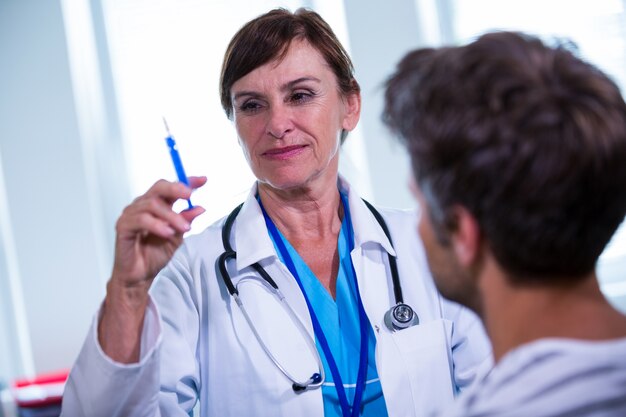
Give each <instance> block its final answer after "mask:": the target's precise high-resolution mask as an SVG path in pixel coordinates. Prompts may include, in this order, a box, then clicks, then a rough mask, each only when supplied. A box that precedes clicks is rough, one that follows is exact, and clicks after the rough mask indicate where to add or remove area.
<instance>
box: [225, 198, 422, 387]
mask: <svg viewBox="0 0 626 417" xmlns="http://www.w3.org/2000/svg"><path fill="white" fill-rule="evenodd" d="M363 202H364V203H365V205H366V206H367V208H368V209H369V210H370V211H371V212H372V214H373V215H374V217H375V218H376V221H377V222H378V224H379V225H380V226H381V227H382V229H383V231H384V232H385V235H386V236H387V239H389V242H390V243H391V246H392V247H393V241H392V240H391V234H390V233H389V229H388V228H387V223H386V222H385V220H384V219H383V217H382V215H381V214H380V213H379V212H378V210H376V209H375V208H374V206H372V205H371V204H370V203H369V202H367V201H366V200H363ZM242 206H243V203H242V204H240V205H239V206H237V207H236V208H235V209H234V210H233V211H232V212H231V213H230V214H229V215H228V217H227V218H226V222H225V223H224V226H223V227H222V244H223V245H224V253H222V254H221V255H220V256H219V258H218V266H219V269H220V273H221V275H222V279H223V280H224V284H225V285H226V288H227V289H228V292H229V293H230V295H231V296H232V297H233V298H234V299H235V302H236V303H237V305H238V306H239V308H240V309H241V312H242V313H243V316H244V318H245V320H246V321H247V322H248V325H249V326H250V329H251V330H252V333H253V334H254V336H255V338H256V339H257V341H258V342H259V344H260V345H261V348H262V349H263V351H264V352H265V354H266V355H267V356H268V357H269V358H270V360H271V361H272V362H273V363H274V365H276V367H277V368H278V369H279V370H280V371H281V372H282V373H283V375H285V377H287V378H288V379H289V380H290V381H291V382H292V388H293V390H294V391H295V392H302V391H304V390H307V389H314V388H319V387H321V386H322V384H323V383H324V381H325V373H324V365H323V363H322V359H321V358H320V355H319V352H318V350H317V347H316V345H315V340H314V339H313V338H312V337H311V336H310V335H309V332H308V331H307V329H306V327H305V326H304V324H303V323H302V322H301V321H300V319H299V318H298V317H297V315H296V313H295V312H294V311H293V309H292V308H291V307H290V306H289V304H288V303H287V302H286V301H285V296H284V295H283V294H282V292H281V291H280V289H279V288H278V285H277V284H276V282H274V280H273V279H272V277H271V276H270V275H269V274H268V273H267V272H266V271H265V269H264V268H263V267H262V266H261V265H260V264H259V263H258V262H255V263H254V264H252V265H251V266H252V268H253V269H254V270H255V271H256V272H257V273H258V274H259V275H260V276H261V278H263V281H262V282H263V283H264V284H265V286H266V287H267V289H268V290H270V291H271V292H272V293H273V294H274V295H275V296H276V297H277V298H278V299H279V301H280V302H281V304H282V305H283V307H284V308H285V310H286V311H287V312H288V314H289V317H290V318H291V320H292V321H293V323H294V324H295V325H296V327H297V328H298V330H299V331H300V332H301V333H302V335H303V337H304V339H305V341H306V343H307V346H308V348H309V350H310V351H311V353H312V355H313V357H314V358H315V360H316V362H317V367H318V372H316V373H314V374H313V375H311V377H310V378H309V379H308V380H306V381H298V380H297V379H296V378H295V377H294V376H292V375H291V374H290V373H289V372H288V371H287V370H286V369H285V367H284V366H282V365H281V364H280V362H279V361H278V360H277V359H276V357H275V356H274V355H273V354H272V352H271V351H270V350H269V349H268V347H267V345H266V344H265V343H264V342H263V339H262V338H261V336H260V335H259V333H258V332H257V330H256V327H255V326H254V324H253V323H252V320H251V319H250V316H249V315H248V313H247V312H246V309H245V307H244V305H243V302H242V301H241V298H240V297H239V290H238V288H237V286H235V285H234V284H233V281H232V279H231V278H230V274H229V273H228V268H227V262H228V260H229V259H235V258H237V252H235V251H234V250H233V248H232V246H231V245H230V233H231V229H232V227H233V224H234V223H235V219H236V217H237V215H238V214H239V211H240V210H241V207H242ZM387 256H388V258H389V269H390V271H391V280H392V283H393V293H394V297H395V301H396V304H395V305H394V306H392V307H391V308H390V309H389V310H388V311H387V312H386V313H385V316H384V319H383V321H384V323H385V325H386V326H387V328H388V329H389V330H391V331H392V332H395V331H399V330H403V329H406V328H408V327H411V326H415V325H417V324H419V318H418V316H417V314H416V313H415V311H413V309H412V308H411V306H409V305H408V304H405V303H404V301H403V297H402V287H401V285H400V277H399V275H398V265H397V263H396V258H395V257H394V256H392V255H391V254H387Z"/></svg>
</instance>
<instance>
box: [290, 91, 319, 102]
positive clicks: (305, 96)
mask: <svg viewBox="0 0 626 417" xmlns="http://www.w3.org/2000/svg"><path fill="white" fill-rule="evenodd" d="M315 95H316V94H315V92H313V91H310V90H298V91H294V92H293V93H291V95H290V96H289V102H290V103H292V104H302V103H306V102H308V101H309V100H311V99H312V98H313V97H315Z"/></svg>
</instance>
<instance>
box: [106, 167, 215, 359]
mask: <svg viewBox="0 0 626 417" xmlns="http://www.w3.org/2000/svg"><path fill="white" fill-rule="evenodd" d="M205 183H206V177H190V178H189V184H190V187H191V188H190V187H187V186H186V185H184V184H182V183H180V182H177V183H172V182H168V181H165V180H159V181H158V182H156V183H155V184H154V185H153V186H152V187H151V188H150V189H149V190H148V191H147V192H146V193H145V194H143V195H142V196H140V197H138V198H136V199H135V200H134V201H133V203H132V204H130V205H129V206H127V207H126V208H125V209H124V211H123V212H122V215H121V216H120V217H119V219H118V221H117V224H116V242H115V261H114V265H113V272H112V274H111V279H110V280H109V282H108V284H107V297H106V299H105V301H104V308H103V310H102V316H101V320H100V324H99V326H98V339H99V341H100V344H101V346H102V349H103V350H104V352H105V353H106V354H107V355H108V356H109V357H111V358H112V359H114V360H116V361H118V362H122V363H131V362H135V361H137V360H138V358H139V349H138V348H139V339H138V335H140V334H141V322H142V321H143V317H144V315H145V308H146V305H147V299H148V289H149V288H150V285H151V284H152V281H153V280H154V278H155V277H156V275H157V274H158V272H159V271H160V270H161V269H163V267H164V266H165V265H166V264H167V262H169V260H170V259H171V258H172V256H173V254H174V252H175V251H176V249H178V247H179V246H180V245H181V243H182V242H183V234H184V233H185V232H187V231H189V229H190V224H191V222H192V221H193V220H194V219H195V218H196V217H198V216H199V215H200V214H202V213H204V209H203V208H202V207H200V206H194V207H193V208H192V209H189V210H184V211H182V212H180V213H176V212H174V211H173V210H172V205H173V204H174V202H175V201H176V200H178V199H188V198H189V197H190V195H191V192H192V190H193V189H196V188H199V187H201V186H203V185H204V184H205Z"/></svg>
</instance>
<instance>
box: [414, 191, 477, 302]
mask: <svg viewBox="0 0 626 417" xmlns="http://www.w3.org/2000/svg"><path fill="white" fill-rule="evenodd" d="M410 188H411V192H412V194H413V196H414V197H415V199H416V200H417V202H418V204H419V208H420V216H419V222H418V228H417V229H418V233H419V235H420V237H421V238H422V242H423V244H424V250H425V251H426V258H427V260H428V266H429V268H430V271H431V274H432V276H433V279H434V281H435V285H436V286H437V289H438V290H439V292H440V293H441V295H443V296H444V297H445V298H447V299H449V300H452V301H455V302H457V303H460V304H463V305H465V306H467V307H469V308H471V309H472V310H474V311H477V309H478V308H479V296H478V288H477V287H476V285H475V281H474V280H473V279H472V277H471V273H470V271H467V270H466V269H465V268H463V267H462V266H461V265H460V263H459V261H458V259H457V257H456V254H455V252H454V249H453V247H452V245H453V244H452V242H451V240H448V241H447V242H442V241H441V238H440V237H438V236H437V234H436V232H435V226H434V224H433V221H432V218H431V213H430V209H429V206H428V202H427V201H426V199H425V197H424V195H423V194H422V192H421V190H420V188H419V186H418V185H417V184H416V183H415V181H414V180H413V179H411V182H410Z"/></svg>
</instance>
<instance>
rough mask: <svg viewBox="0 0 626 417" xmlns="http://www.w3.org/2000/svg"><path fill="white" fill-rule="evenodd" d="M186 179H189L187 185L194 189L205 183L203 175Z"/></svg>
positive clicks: (205, 178)
mask: <svg viewBox="0 0 626 417" xmlns="http://www.w3.org/2000/svg"><path fill="white" fill-rule="evenodd" d="M187 179H188V180H189V187H190V188H191V189H193V190H196V189H198V188H200V187H202V186H203V185H205V184H206V183H207V177H205V176H200V177H188V178H187Z"/></svg>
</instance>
